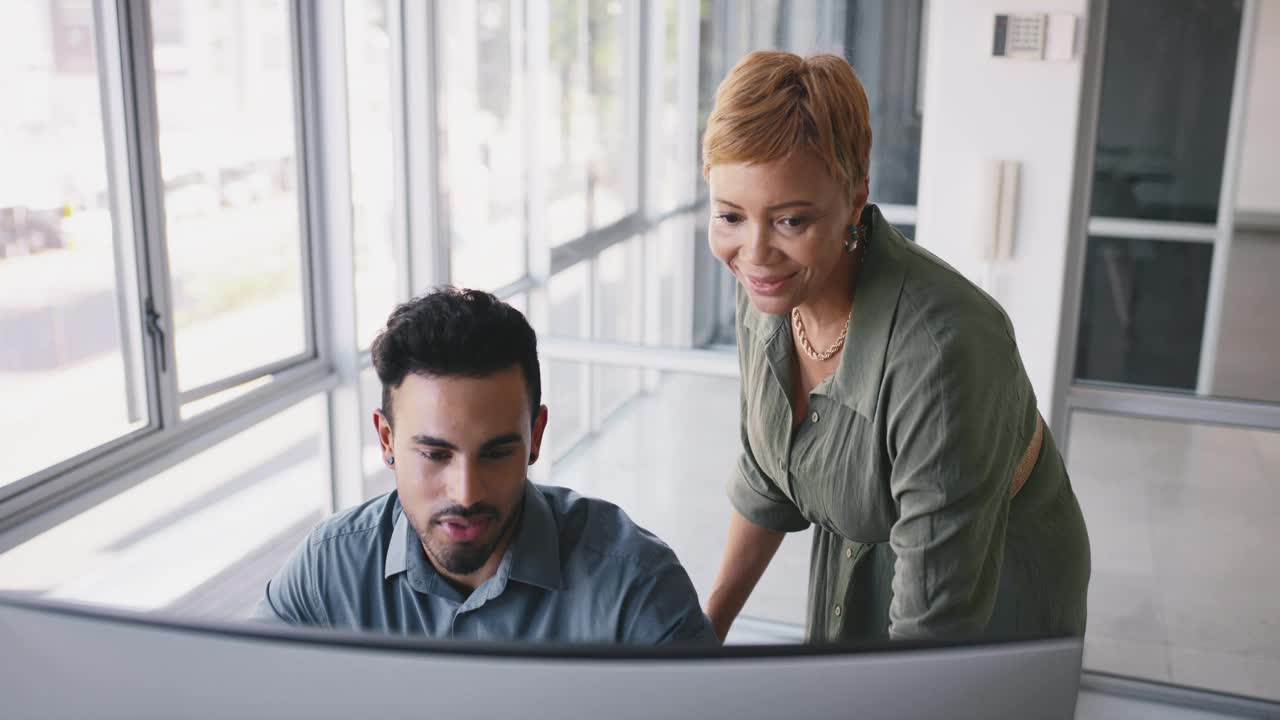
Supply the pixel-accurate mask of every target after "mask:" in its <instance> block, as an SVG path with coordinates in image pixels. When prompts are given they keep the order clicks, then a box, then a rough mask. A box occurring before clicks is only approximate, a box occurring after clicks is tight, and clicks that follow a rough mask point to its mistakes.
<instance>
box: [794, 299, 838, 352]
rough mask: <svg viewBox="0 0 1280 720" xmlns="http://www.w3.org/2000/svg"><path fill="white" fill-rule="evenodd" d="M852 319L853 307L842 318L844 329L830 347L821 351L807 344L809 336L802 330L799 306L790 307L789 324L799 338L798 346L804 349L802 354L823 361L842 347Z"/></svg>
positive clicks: (802, 322)
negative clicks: (847, 315) (847, 314)
mask: <svg viewBox="0 0 1280 720" xmlns="http://www.w3.org/2000/svg"><path fill="white" fill-rule="evenodd" d="M852 319H853V308H849V317H847V318H845V320H844V329H843V330H841V331H840V337H838V338H836V341H835V342H833V343H831V347H829V348H827V349H826V350H825V351H823V352H818V351H817V350H814V349H813V346H812V345H810V344H809V337H808V335H806V334H805V332H804V321H803V320H801V319H800V308H798V307H796V308H791V324H792V325H793V326H794V327H795V329H796V337H797V338H799V339H800V347H801V348H803V349H804V354H805V355H808V356H809V357H811V358H813V359H814V360H818V361H823V360H830V359H831V356H833V355H835V354H836V353H838V352H840V348H842V347H844V339H845V336H847V335H848V334H849V321H850V320H852Z"/></svg>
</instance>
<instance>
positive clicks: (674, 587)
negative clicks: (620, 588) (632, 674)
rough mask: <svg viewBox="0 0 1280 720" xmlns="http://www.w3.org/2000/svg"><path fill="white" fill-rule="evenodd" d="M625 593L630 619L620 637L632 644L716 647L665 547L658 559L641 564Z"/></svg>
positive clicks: (685, 575)
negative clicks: (641, 568)
mask: <svg viewBox="0 0 1280 720" xmlns="http://www.w3.org/2000/svg"><path fill="white" fill-rule="evenodd" d="M642 567H643V568H644V570H643V571H642V572H641V573H640V574H639V575H637V576H636V577H635V579H634V580H633V583H632V587H631V588H630V591H629V592H628V595H629V597H628V598H627V605H628V606H629V609H630V612H629V613H628V614H629V615H630V617H629V618H628V620H627V621H626V623H625V627H626V629H625V631H624V632H623V637H624V638H625V641H626V642H628V643H632V644H645V645H654V644H668V643H671V644H680V645H707V646H718V645H719V644H720V639H719V638H718V637H716V633H715V629H714V628H713V627H712V626H711V621H710V620H709V619H708V618H707V616H706V615H705V614H704V613H703V612H702V607H701V605H699V603H698V593H697V591H696V590H694V588H693V582H692V581H691V580H690V579H689V574H688V573H686V572H685V570H684V567H682V566H681V565H680V562H679V561H678V560H677V559H676V556H675V553H673V552H672V551H671V550H670V549H669V548H666V547H664V548H663V549H662V551H661V552H660V553H658V555H657V557H656V558H655V559H654V560H653V561H651V562H647V563H643V565H642Z"/></svg>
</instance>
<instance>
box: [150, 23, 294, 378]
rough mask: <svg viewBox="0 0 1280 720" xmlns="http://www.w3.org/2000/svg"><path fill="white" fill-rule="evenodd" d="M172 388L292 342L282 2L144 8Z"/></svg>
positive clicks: (282, 355)
mask: <svg viewBox="0 0 1280 720" xmlns="http://www.w3.org/2000/svg"><path fill="white" fill-rule="evenodd" d="M151 15H152V21H153V31H154V33H155V51H154V57H155V68H156V104H157V114H158V119H159V123H160V126H159V134H160V161H161V162H160V164H161V169H162V172H163V175H164V184H165V232H166V238H167V240H168V247H169V270H170V273H171V277H172V287H173V301H174V315H175V317H174V323H175V325H176V331H175V333H174V343H175V345H176V348H177V371H178V386H179V389H180V390H190V389H192V388H196V387H200V386H202V385H205V384H207V383H210V382H212V381H215V380H218V379H221V378H225V377H228V376H231V375H235V374H237V373H241V372H245V371H247V370H251V369H253V368H256V367H260V366H262V365H266V364H269V363H271V362H274V361H278V360H283V359H286V358H289V357H292V356H295V355H300V354H302V353H304V352H306V349H307V335H306V320H305V317H304V309H303V292H304V290H303V283H302V247H301V243H300V234H299V228H298V213H299V203H298V192H297V162H296V157H295V152H294V145H295V138H294V132H295V128H294V102H293V72H294V66H293V59H292V57H291V52H292V51H291V49H290V48H291V40H290V32H289V28H290V21H289V11H288V3H287V2H286V1H285V0H263V1H262V2H253V3H234V4H232V3H228V4H220V3H219V4H215V3H209V2H203V1H200V0H182V1H179V0H174V1H173V2H160V3H153V4H152V6H151Z"/></svg>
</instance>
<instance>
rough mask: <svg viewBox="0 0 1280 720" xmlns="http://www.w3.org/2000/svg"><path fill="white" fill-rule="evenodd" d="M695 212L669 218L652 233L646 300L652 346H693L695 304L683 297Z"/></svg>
mask: <svg viewBox="0 0 1280 720" xmlns="http://www.w3.org/2000/svg"><path fill="white" fill-rule="evenodd" d="M696 222H698V220H697V219H695V216H694V215H693V214H692V213H689V214H686V215H683V216H676V217H673V218H669V219H668V220H666V221H665V222H663V223H662V224H661V225H659V226H658V228H657V231H656V232H653V233H651V234H650V235H649V242H648V244H647V245H646V246H645V253H646V257H645V258H644V268H645V274H646V288H645V299H644V316H645V342H646V343H647V344H649V345H660V346H661V345H666V346H674V347H688V346H689V337H688V336H689V326H690V322H691V321H692V315H693V307H692V305H691V304H690V303H689V302H688V301H682V300H681V299H680V298H681V297H682V296H684V295H686V294H687V290H688V289H689V288H688V287H687V285H688V282H687V281H685V282H682V281H681V279H682V278H686V277H687V276H688V263H689V262H690V261H691V260H692V257H693V254H692V253H690V252H689V243H690V242H692V236H693V227H694V223H696Z"/></svg>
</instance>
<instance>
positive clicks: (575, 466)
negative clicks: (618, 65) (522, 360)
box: [548, 375, 810, 625]
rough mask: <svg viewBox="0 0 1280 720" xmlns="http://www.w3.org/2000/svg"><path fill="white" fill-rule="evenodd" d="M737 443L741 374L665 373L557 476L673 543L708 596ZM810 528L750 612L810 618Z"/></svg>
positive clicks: (797, 620)
mask: <svg viewBox="0 0 1280 720" xmlns="http://www.w3.org/2000/svg"><path fill="white" fill-rule="evenodd" d="M553 417H554V416H553ZM548 432H554V427H553V426H552V427H549V428H548ZM738 442H739V440H738V382H737V380H734V379H725V378H714V377H695V376H688V375H668V376H667V377H666V379H665V380H664V381H663V382H662V384H661V385H660V386H659V388H658V390H657V391H656V392H655V393H653V394H650V395H643V396H641V397H639V398H636V399H634V400H632V401H631V403H630V404H629V405H628V406H626V407H624V408H623V409H622V411H621V412H619V413H617V414H616V415H615V416H614V417H613V418H612V419H611V420H610V421H609V422H608V423H607V424H606V426H605V427H604V428H603V429H602V430H601V432H600V433H599V434H598V435H597V436H596V437H595V438H593V439H592V440H590V441H589V442H586V443H584V444H582V445H581V446H579V447H578V448H577V449H576V450H575V451H574V452H573V453H571V454H570V455H569V456H568V457H566V458H565V459H564V460H562V461H561V462H559V463H557V464H556V466H555V468H554V470H553V472H552V477H551V482H552V483H553V484H555V485H564V486H566V487H571V488H573V489H574V490H577V491H578V492H580V493H583V494H586V495H593V496H596V497H601V498H604V499H606V500H609V501H611V502H614V503H617V504H618V505H619V506H620V507H622V508H623V509H624V510H626V511H627V513H628V514H629V515H631V517H632V519H634V520H635V521H636V522H638V523H640V525H642V526H644V527H645V528H647V529H649V530H650V531H652V532H653V533H655V534H657V535H658V537H660V538H662V539H663V540H664V541H666V543H667V544H668V545H670V546H671V547H672V549H674V550H675V551H676V555H677V556H679V558H680V561H681V562H682V563H683V564H684V566H685V569H687V570H688V571H689V575H690V577H691V578H692V579H693V583H694V586H695V587H696V588H697V590H698V595H699V596H700V597H702V598H706V596H707V593H708V592H709V591H710V589H711V583H712V581H713V580H714V579H715V573H716V570H717V569H718V567H719V563H720V551H721V549H722V548H723V546H724V540H725V536H726V534H727V533H728V529H729V517H730V511H731V508H730V505H729V501H728V498H726V497H725V494H724V486H725V481H726V480H727V479H728V477H729V473H730V471H731V470H732V469H733V463H734V462H735V461H736V460H737V452H738V448H739V444H738ZM809 536H810V533H809V532H808V531H806V532H802V533H795V534H792V535H790V536H788V537H787V539H786V540H785V541H784V542H783V544H782V547H781V548H780V549H779V551H778V555H777V556H776V557H775V558H774V562H773V564H772V565H770V567H769V570H768V572H766V573H765V575H764V577H763V578H762V579H761V581H760V585H759V586H758V587H757V588H756V591H755V593H753V594H752V596H751V599H750V600H749V601H748V602H747V605H746V607H745V608H743V614H744V615H749V616H754V617H759V618H765V619H768V620H774V621H781V622H787V623H793V624H797V625H800V624H803V623H804V602H805V591H806V587H807V582H808V576H809Z"/></svg>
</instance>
